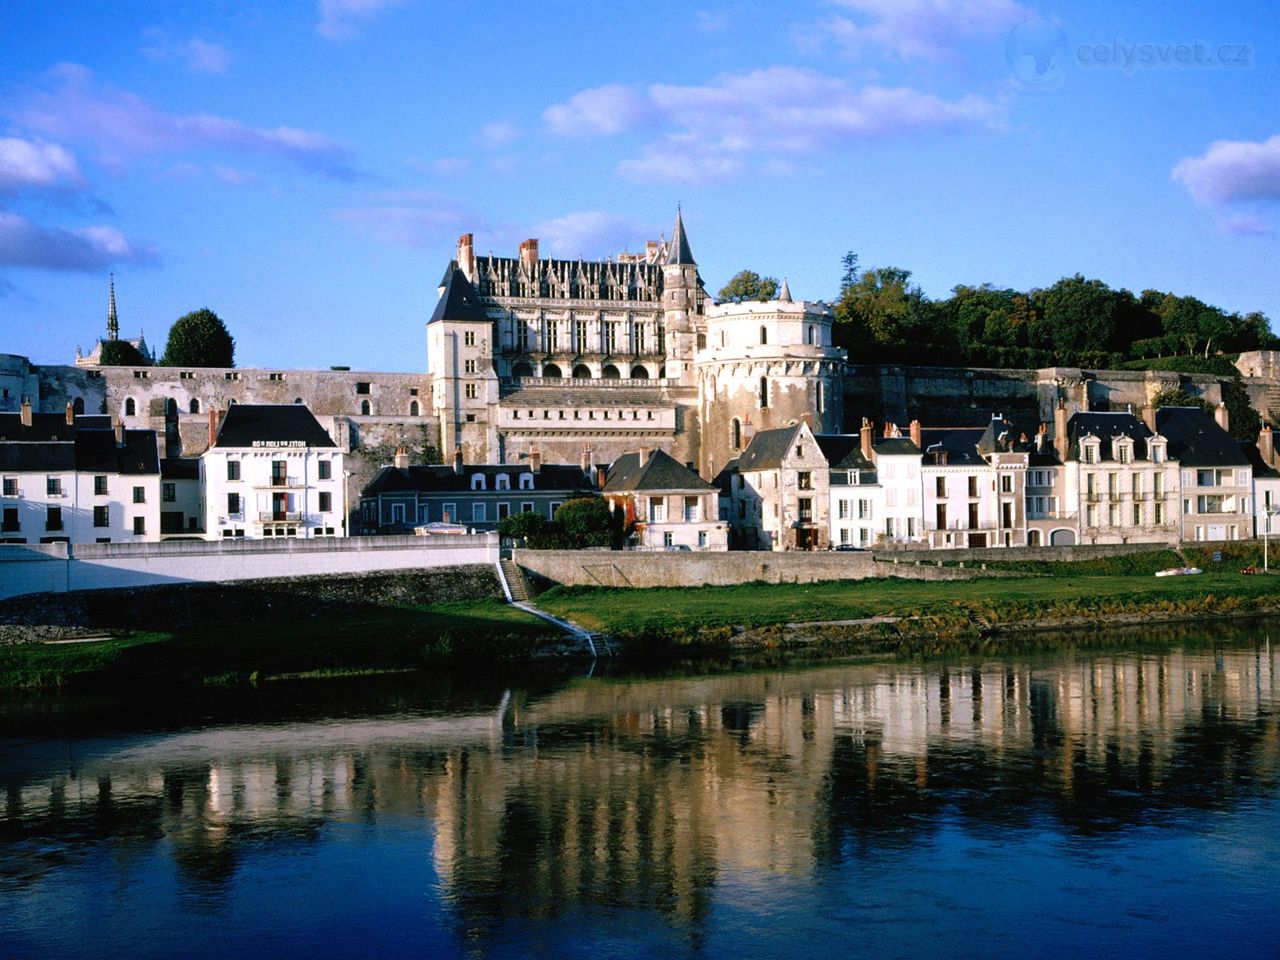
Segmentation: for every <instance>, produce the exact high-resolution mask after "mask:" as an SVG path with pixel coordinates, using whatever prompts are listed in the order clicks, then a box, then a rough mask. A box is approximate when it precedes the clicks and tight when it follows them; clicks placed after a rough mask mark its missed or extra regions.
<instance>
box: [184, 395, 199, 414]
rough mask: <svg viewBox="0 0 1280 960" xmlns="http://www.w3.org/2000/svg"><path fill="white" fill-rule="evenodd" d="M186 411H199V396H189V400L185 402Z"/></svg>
mask: <svg viewBox="0 0 1280 960" xmlns="http://www.w3.org/2000/svg"><path fill="white" fill-rule="evenodd" d="M187 412H188V413H199V412H200V398H199V397H192V398H191V402H190V403H188V404H187Z"/></svg>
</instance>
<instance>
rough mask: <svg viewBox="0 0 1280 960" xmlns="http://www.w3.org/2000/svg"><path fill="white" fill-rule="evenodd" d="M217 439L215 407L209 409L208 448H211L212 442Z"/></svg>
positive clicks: (216, 410)
mask: <svg viewBox="0 0 1280 960" xmlns="http://www.w3.org/2000/svg"><path fill="white" fill-rule="evenodd" d="M217 439H218V408H217V407H216V406H210V407H209V446H211V447H212V446H213V442H214V441H215V440H217Z"/></svg>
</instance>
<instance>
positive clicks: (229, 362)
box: [160, 307, 236, 367]
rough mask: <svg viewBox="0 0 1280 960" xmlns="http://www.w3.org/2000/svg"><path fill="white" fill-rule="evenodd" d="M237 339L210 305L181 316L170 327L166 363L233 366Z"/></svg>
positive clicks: (183, 365)
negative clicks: (233, 337) (209, 307)
mask: <svg viewBox="0 0 1280 960" xmlns="http://www.w3.org/2000/svg"><path fill="white" fill-rule="evenodd" d="M235 349H236V342H235V340H233V339H232V338H231V334H230V333H228V332H227V327H226V324H224V323H223V322H222V320H221V319H219V317H218V315H217V314H216V313H214V312H213V311H212V310H210V309H208V308H207V307H205V308H202V309H200V310H195V311H193V312H191V313H188V314H187V315H186V316H183V317H179V318H178V320H177V322H175V323H174V325H173V326H172V327H170V328H169V341H168V343H166V344H165V348H164V356H162V357H161V358H160V365H161V366H163V367H234V366H235V365H236V363H235Z"/></svg>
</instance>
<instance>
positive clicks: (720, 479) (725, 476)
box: [711, 457, 738, 497]
mask: <svg viewBox="0 0 1280 960" xmlns="http://www.w3.org/2000/svg"><path fill="white" fill-rule="evenodd" d="M737 473H738V458H737V457H734V458H733V459H732V460H730V461H729V462H728V463H726V464H725V465H724V466H723V467H721V468H720V472H719V473H717V474H716V475H715V478H714V479H713V480H712V481H711V485H712V486H713V487H716V488H717V489H718V490H719V491H720V493H721V495H722V496H725V497H729V496H732V495H733V478H734V476H736V475H737Z"/></svg>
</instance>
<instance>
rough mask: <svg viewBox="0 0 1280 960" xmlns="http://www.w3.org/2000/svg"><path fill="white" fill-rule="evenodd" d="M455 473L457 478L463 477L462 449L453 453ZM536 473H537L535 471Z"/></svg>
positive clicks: (459, 448)
mask: <svg viewBox="0 0 1280 960" xmlns="http://www.w3.org/2000/svg"><path fill="white" fill-rule="evenodd" d="M453 472H454V473H455V474H456V475H457V476H459V477H460V476H462V448H461V447H458V448H457V449H456V450H454V451H453ZM534 473H537V471H536V470H535V471H534Z"/></svg>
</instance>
